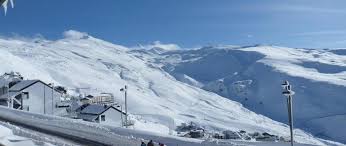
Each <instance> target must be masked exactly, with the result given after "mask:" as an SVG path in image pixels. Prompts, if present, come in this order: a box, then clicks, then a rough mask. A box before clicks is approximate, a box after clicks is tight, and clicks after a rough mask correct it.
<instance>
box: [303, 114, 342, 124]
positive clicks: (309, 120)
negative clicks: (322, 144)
mask: <svg viewBox="0 0 346 146" xmlns="http://www.w3.org/2000/svg"><path fill="white" fill-rule="evenodd" d="M336 116H346V113H339V114H329V115H324V116H318V117H313V118H310V119H308V120H305V121H303V122H300V124H298V125H300V126H301V125H306V123H308V122H311V121H313V120H318V119H324V118H330V117H336Z"/></svg>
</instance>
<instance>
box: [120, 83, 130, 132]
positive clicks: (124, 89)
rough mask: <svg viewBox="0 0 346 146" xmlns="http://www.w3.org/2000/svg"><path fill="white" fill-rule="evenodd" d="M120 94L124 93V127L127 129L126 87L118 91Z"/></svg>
mask: <svg viewBox="0 0 346 146" xmlns="http://www.w3.org/2000/svg"><path fill="white" fill-rule="evenodd" d="M120 91H121V92H124V96H125V127H126V128H127V125H128V122H127V85H125V87H124V88H121V89H120Z"/></svg>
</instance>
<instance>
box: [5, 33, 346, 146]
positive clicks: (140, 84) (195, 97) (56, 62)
mask: <svg viewBox="0 0 346 146" xmlns="http://www.w3.org/2000/svg"><path fill="white" fill-rule="evenodd" d="M161 51H163V52H164V50H161ZM161 51H160V52H161ZM195 51H198V50H195ZM225 51H227V50H225ZM244 51H247V52H253V51H252V50H251V49H249V50H246V49H244V50H242V52H244ZM139 52H143V50H142V51H135V52H134V51H133V50H131V49H129V48H126V47H123V46H119V45H115V44H111V43H109V42H105V41H102V40H100V39H96V38H93V37H92V36H89V35H87V34H85V33H80V32H76V31H68V32H65V38H63V39H60V40H56V41H51V40H45V39H26V40H23V39H0V62H1V64H2V65H1V67H0V73H4V72H9V71H17V72H20V73H21V74H22V75H23V76H24V77H27V78H30V79H41V80H43V81H45V82H47V83H50V82H54V83H55V85H63V86H66V87H68V88H76V87H90V88H91V89H92V91H93V92H110V93H114V95H115V96H116V97H117V100H118V101H120V102H123V98H122V97H123V95H122V93H121V92H120V91H119V89H120V88H122V87H123V86H124V85H128V86H129V110H130V113H131V114H133V115H139V116H142V117H143V118H146V116H149V118H150V119H151V120H152V121H154V122H158V123H161V124H162V125H165V122H167V121H168V122H169V120H172V121H174V123H175V125H179V124H180V123H183V122H191V121H193V122H196V123H198V124H200V125H202V126H204V127H205V128H206V129H209V130H216V131H218V130H235V131H239V130H245V131H247V132H268V133H271V134H275V135H279V136H283V137H288V136H289V132H288V128H287V125H285V124H282V123H279V122H276V121H273V120H271V119H270V118H267V117H265V116H262V115H259V114H256V113H254V112H252V111H250V110H248V109H247V108H245V107H243V106H242V104H240V103H238V102H235V101H232V100H229V99H226V98H224V97H222V96H219V95H217V94H215V93H212V92H208V91H205V90H203V89H201V88H198V87H195V86H191V85H188V84H185V83H182V82H180V81H178V80H176V78H174V77H173V76H172V75H170V74H169V73H168V72H166V71H165V70H164V68H165V67H164V66H162V63H163V64H165V63H166V62H153V58H156V57H157V54H156V55H153V54H152V53H150V54H151V55H148V54H146V53H139ZM144 52H145V51H144ZM172 52H174V50H172ZM154 53H155V52H154ZM156 53H157V52H156ZM183 53H184V51H183ZM245 54H246V53H245ZM249 54H250V55H251V54H252V53H249ZM253 54H254V55H255V56H256V57H257V56H258V57H259V58H263V56H264V55H260V53H253ZM147 55H148V56H151V57H148V56H147ZM159 56H161V55H159ZM168 56H173V57H174V55H168ZM168 58H169V57H168ZM187 58H188V59H191V60H198V59H196V58H194V57H188V56H187ZM226 59H228V58H226ZM252 59H253V58H252V57H251V58H249V60H246V61H247V62H245V63H249V64H251V61H253V60H252ZM159 60H161V61H163V60H162V58H161V57H160V59H159ZM159 60H156V61H159ZM191 60H190V61H191ZM173 61H176V60H174V59H173ZM177 61H178V62H177V64H174V63H172V64H171V65H173V67H178V66H174V65H178V64H181V63H182V62H180V61H182V60H177ZM190 61H187V62H186V63H191V62H190ZM224 61H226V62H229V61H227V60H222V61H221V62H224ZM192 62H193V61H192ZM230 63H231V62H230ZM239 63H240V62H239ZM260 64H261V63H258V65H260ZM191 67H192V66H191ZM239 67H241V66H240V65H239ZM256 67H262V66H256V65H254V66H253V68H252V69H256ZM202 69H203V68H199V67H198V66H196V68H195V71H197V72H198V71H201V77H202V79H199V78H197V77H196V76H193V75H191V74H188V73H186V74H187V75H188V76H189V78H187V79H189V80H190V81H192V79H194V80H195V81H198V82H201V83H202V84H205V83H206V82H212V81H213V79H212V78H210V80H208V78H204V75H203V72H202ZM261 69H262V68H261ZM182 70H183V69H182ZM264 71H267V70H264ZM269 71H271V70H269ZM230 72H232V74H234V73H233V70H231V71H229V72H227V73H230ZM170 73H172V72H170ZM250 73H254V72H250V71H248V76H251V75H250ZM223 75H224V73H222V71H220V73H219V72H217V73H216V72H215V78H219V77H220V76H223ZM239 75H242V74H241V73H239ZM256 75H259V76H266V74H265V72H264V73H263V74H259V73H257V74H256ZM289 79H292V78H289ZM273 80H274V78H273ZM307 81H310V80H307ZM280 82H281V80H279V78H278V80H275V84H274V81H273V82H272V83H273V84H271V85H272V87H273V88H274V86H275V88H276V86H278V85H279V84H280ZM195 83H197V82H195ZM293 84H296V83H295V82H293ZM302 84H303V83H302ZM258 85H260V84H258ZM328 85H329V84H328ZM340 88H341V87H340ZM333 89H334V88H333ZM271 91H274V90H271ZM275 91H276V90H275ZM277 91H279V90H277ZM314 91H315V90H314ZM259 93H260V94H259V95H261V94H262V92H259ZM268 94H274V95H275V92H272V93H268ZM297 95H299V93H298V94H297ZM340 95H341V94H340ZM227 97H228V96H227ZM276 98H277V100H275V101H276V102H272V103H275V104H276V103H277V105H273V107H274V108H276V111H272V113H271V112H268V113H265V112H264V111H268V109H272V108H273V107H272V106H270V107H269V106H268V107H267V108H268V109H267V108H263V110H256V109H255V110H256V111H258V112H260V113H264V114H266V115H270V116H272V115H276V114H275V112H278V113H281V110H282V112H284V111H285V107H284V105H283V103H284V102H282V103H281V101H284V99H283V98H282V97H281V96H280V95H278V96H276ZM235 100H236V99H235ZM267 100H269V98H268V99H267ZM267 100H264V101H263V102H264V104H267V102H266V101H267ZM326 101H330V100H326ZM297 102H298V100H297ZM280 103H281V104H280ZM247 107H249V108H250V109H254V108H251V107H250V106H247ZM278 109H279V110H278ZM341 109H342V108H341ZM316 110H317V109H316ZM297 111H298V110H297ZM283 115H284V114H283ZM296 115H297V118H298V119H299V118H301V117H299V116H298V114H296ZM272 117H273V118H275V119H276V120H279V121H285V120H284V119H285V118H284V117H282V119H280V117H281V116H279V115H276V116H272ZM145 124H146V123H140V121H137V126H135V128H137V129H141V130H149V131H152V132H162V131H161V130H162V129H155V128H157V127H155V125H154V126H151V127H150V126H147V125H145ZM166 134H167V133H166ZM295 134H296V141H297V142H301V143H308V144H318V145H324V143H323V142H322V141H321V140H319V139H316V138H314V137H313V136H311V135H309V134H307V133H306V132H303V131H302V130H298V129H296V130H295Z"/></svg>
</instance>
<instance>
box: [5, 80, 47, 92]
mask: <svg viewBox="0 0 346 146" xmlns="http://www.w3.org/2000/svg"><path fill="white" fill-rule="evenodd" d="M37 82H41V83H43V82H42V81H40V80H23V81H21V82H19V83H17V84H15V85H13V86H12V87H11V88H10V91H12V92H13V91H22V90H24V89H26V88H28V87H30V86H31V85H34V84H36V83H37ZM43 84H45V83H43ZM45 85H47V84H45ZM47 86H48V85H47Z"/></svg>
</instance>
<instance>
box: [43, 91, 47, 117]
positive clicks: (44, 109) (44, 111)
mask: <svg viewBox="0 0 346 146" xmlns="http://www.w3.org/2000/svg"><path fill="white" fill-rule="evenodd" d="M43 114H46V86H43Z"/></svg>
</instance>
